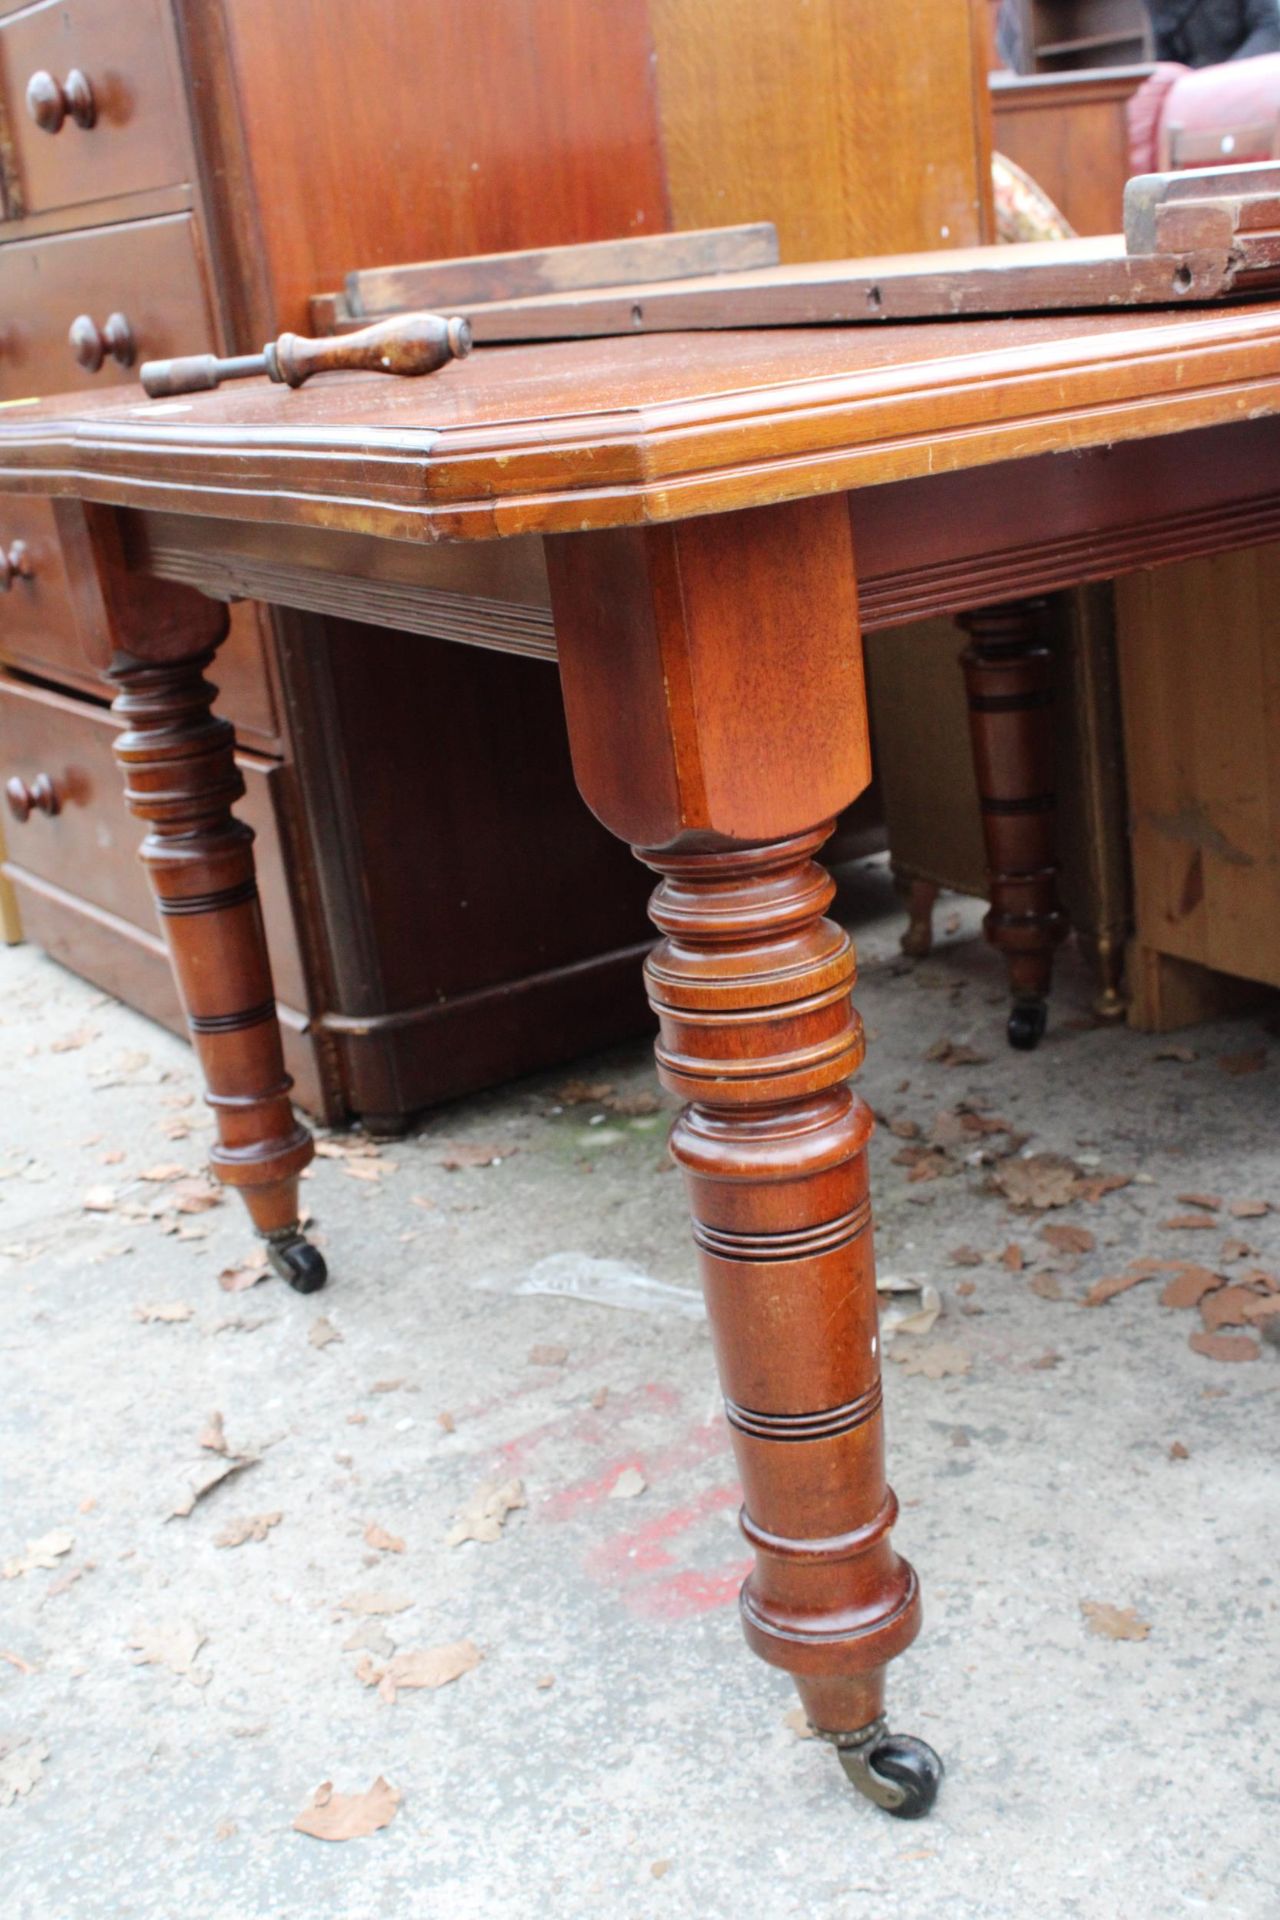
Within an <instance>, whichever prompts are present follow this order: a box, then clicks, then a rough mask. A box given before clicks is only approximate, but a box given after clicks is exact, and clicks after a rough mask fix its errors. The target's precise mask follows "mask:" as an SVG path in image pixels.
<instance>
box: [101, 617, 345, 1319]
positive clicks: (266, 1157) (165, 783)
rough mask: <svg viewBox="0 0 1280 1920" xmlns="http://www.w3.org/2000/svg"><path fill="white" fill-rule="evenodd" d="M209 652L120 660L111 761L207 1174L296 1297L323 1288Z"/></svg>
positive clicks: (301, 1133)
mask: <svg viewBox="0 0 1280 1920" xmlns="http://www.w3.org/2000/svg"><path fill="white" fill-rule="evenodd" d="M212 658H213V651H212V649H211V648H207V649H205V650H204V651H202V652H200V653H197V654H193V655H189V656H187V657H186V658H183V659H178V660H170V661H166V662H164V663H162V664H157V663H155V662H148V661H142V660H137V659H134V658H132V657H130V656H128V655H125V654H117V655H116V657H115V659H114V661H113V663H112V665H111V668H110V670H109V673H110V679H111V681H112V683H113V685H114V687H115V689H116V697H115V701H114V704H113V711H114V712H115V713H116V715H117V716H118V717H119V718H120V720H122V721H123V722H124V731H123V732H122V733H121V734H120V735H119V737H118V738H117V740H116V747H115V751H116V758H117V759H118V761H119V763H120V766H121V769H122V770H123V773H124V776H125V796H126V799H127V800H128V803H129V806H130V809H131V810H132V812H133V813H134V814H136V815H137V817H138V818H139V819H140V820H144V821H145V822H146V823H147V826H148V828H149V832H148V834H147V837H146V839H145V840H144V841H143V843H142V850H141V851H142V859H143V862H144V864H145V866H146V870H147V876H148V878H149V880H150V882H151V890H152V893H153V894H154V895H155V901H156V906H157V908H158V909H159V913H160V922H161V925H162V927H163V929H164V935H165V940H166V942H167V944H168V948H169V957H170V960H171V962H172V965H173V970H174V974H175V976H176V979H177V982H178V989H179V992H180V994H181V996H182V1002H183V1006H184V1008H185V1010H186V1015H187V1023H188V1025H189V1027H190V1029H191V1038H192V1040H193V1042H194V1043H195V1048H196V1052H197V1054H198V1055H199V1058H200V1065H201V1068H202V1069H203V1073H204V1079H205V1085H206V1089H207V1092H206V1096H205V1097H206V1098H207V1100H208V1102H209V1105H210V1106H211V1107H212V1108H213V1111H214V1114H215V1116H216V1119H217V1125H218V1143H217V1145H216V1146H215V1147H214V1149H213V1152H212V1154H211V1156H210V1158H211V1163H212V1166H213V1170H214V1172H215V1173H216V1174H217V1176H218V1178H219V1179H220V1180H223V1181H225V1182H226V1183H227V1185H228V1186H232V1187H235V1188H236V1189H237V1190H238V1191H239V1192H240V1193H241V1195H242V1196H243V1198H244V1201H245V1204H246V1206H247V1207H248V1209H249V1213H250V1215H251V1216H252V1219H253V1223H254V1225H255V1227H256V1228H257V1229H258V1231H259V1232H260V1233H261V1234H262V1235H263V1236H264V1237H265V1239H266V1243H267V1251H268V1254H269V1256H270V1259H271V1263H272V1265H273V1267H274V1268H275V1270H276V1272H277V1273H279V1274H280V1275H282V1277H283V1278H284V1279H286V1280H287V1281H288V1282H289V1284H290V1286H292V1287H295V1288H297V1290H298V1291H299V1292H300V1293H311V1292H314V1291H315V1289H316V1288H317V1287H321V1286H323V1285H324V1282H325V1263H324V1259H323V1256H322V1255H321V1253H320V1252H319V1250H318V1248H316V1247H313V1246H311V1245H310V1244H309V1242H308V1241H307V1240H306V1239H305V1237H304V1236H303V1233H302V1230H301V1228H300V1226H299V1223H298V1216H299V1211H300V1208H299V1200H298V1193H299V1187H298V1181H299V1176H300V1174H301V1172H302V1169H303V1168H304V1167H305V1166H306V1165H307V1163H308V1161H309V1160H310V1159H311V1157H312V1154H313V1151H314V1148H313V1143H312V1139H311V1135H310V1134H309V1133H308V1131H307V1129H306V1128H305V1127H303V1126H301V1125H300V1124H299V1122H298V1120H297V1119H296V1118H295V1116H294V1112H293V1108H292V1106H291V1105H290V1101H289V1090H290V1088H291V1086H292V1084H293V1083H292V1081H291V1080H290V1078H289V1075H288V1074H287V1073H286V1072H285V1067H284V1056H283V1053H282V1050H281V1044H280V1028H279V1024H278V1022H277V1019H276V1008H275V1000H274V998H273V995H272V986H271V967H270V962H269V961H268V958H267V947H266V938H265V935H264V933H263V928H262V914H261V910H260V908H259V905H258V891H257V885H256V881H255V878H254V865H253V832H252V829H251V828H249V827H247V826H246V825H245V824H244V822H243V821H240V820H237V819H236V818H235V816H234V815H233V813H232V811H231V808H232V805H233V803H234V802H235V801H236V800H238V799H239V798H240V795H241V794H242V793H243V791H244V784H243V782H242V780H241V778H240V774H239V771H238V769H237V767H236V764H235V758H234V752H233V749H234V744H235V741H234V734H233V731H232V728H231V726H230V724H229V723H228V722H227V721H225V720H221V719H217V718H215V717H214V715H213V713H212V712H211V710H210V709H211V705H212V701H213V698H214V688H213V687H212V686H210V684H209V682H208V681H207V680H206V679H205V678H204V670H205V668H206V667H207V666H208V665H209V663H210V661H211V660H212Z"/></svg>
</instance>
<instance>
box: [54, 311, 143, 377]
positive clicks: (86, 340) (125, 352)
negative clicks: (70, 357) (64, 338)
mask: <svg viewBox="0 0 1280 1920" xmlns="http://www.w3.org/2000/svg"><path fill="white" fill-rule="evenodd" d="M68 338H69V339H70V341H71V351H72V353H74V355H75V357H76V359H77V360H78V361H79V362H80V365H81V366H82V367H83V368H84V370H85V372H86V373H96V372H97V371H98V368H99V367H100V366H101V365H102V363H103V361H104V360H105V359H106V357H107V355H108V354H110V355H111V358H112V359H113V360H114V361H115V362H116V364H117V366H121V367H131V366H132V365H133V362H134V357H135V355H136V353H137V347H136V346H135V345H134V339H133V328H132V327H131V326H130V325H129V322H128V321H127V320H126V319H125V317H124V315H123V314H122V313H113V314H111V315H109V316H108V319H107V324H106V326H105V327H102V328H101V329H100V328H99V327H98V326H97V325H96V323H95V322H94V321H93V320H92V319H91V318H90V316H89V315H88V314H87V313H80V314H77V315H76V317H75V319H74V320H73V321H72V322H71V332H70V334H69V335H68Z"/></svg>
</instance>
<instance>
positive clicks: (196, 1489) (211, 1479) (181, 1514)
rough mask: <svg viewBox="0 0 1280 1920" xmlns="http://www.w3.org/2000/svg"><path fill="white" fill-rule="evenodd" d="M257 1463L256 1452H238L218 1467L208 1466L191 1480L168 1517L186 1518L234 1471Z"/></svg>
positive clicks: (242, 1470) (173, 1518) (241, 1470)
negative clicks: (197, 1476) (196, 1477)
mask: <svg viewBox="0 0 1280 1920" xmlns="http://www.w3.org/2000/svg"><path fill="white" fill-rule="evenodd" d="M257 1464H258V1455H257V1454H256V1453H237V1454H233V1455H231V1457H230V1458H229V1459H226V1460H222V1461H220V1462H219V1463H218V1465H217V1466H216V1467H210V1468H208V1469H207V1470H206V1471H205V1472H204V1473H202V1474H201V1476H200V1477H199V1478H198V1479H196V1480H193V1481H192V1482H191V1485H190V1486H189V1488H188V1489H187V1491H186V1493H184V1494H183V1496H182V1498H181V1499H180V1500H179V1501H178V1504H177V1506H176V1507H174V1509H173V1510H172V1512H171V1513H170V1514H169V1515H168V1516H167V1517H168V1518H169V1519H170V1520H185V1519H186V1518H187V1517H188V1515H189V1514H192V1513H194V1512H195V1509H196V1507H197V1506H198V1505H199V1503H200V1501H201V1500H203V1499H204V1498H205V1496H206V1494H210V1493H212V1492H213V1490H214V1488H215V1487H220V1486H221V1485H222V1483H223V1481H224V1480H229V1479H230V1478H231V1476H232V1474H234V1473H243V1472H244V1470H245V1468H246V1467H256V1466H257Z"/></svg>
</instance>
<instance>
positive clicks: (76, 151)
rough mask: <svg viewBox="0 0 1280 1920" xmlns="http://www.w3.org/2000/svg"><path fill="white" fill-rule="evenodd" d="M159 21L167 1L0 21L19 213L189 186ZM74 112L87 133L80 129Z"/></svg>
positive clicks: (52, 3) (78, 2) (176, 80)
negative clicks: (76, 79) (34, 99)
mask: <svg viewBox="0 0 1280 1920" xmlns="http://www.w3.org/2000/svg"><path fill="white" fill-rule="evenodd" d="M166 15H167V6H166V4H165V0H43V4H42V5H40V6H34V7H26V8H24V9H23V11H21V12H20V13H16V14H13V15H12V16H10V17H9V18H7V19H5V20H3V21H0V87H2V88H3V109H4V112H5V115H6V117H7V120H8V125H9V128H10V133H11V139H12V142H13V147H14V161H15V165H16V169H17V177H18V183H19V187H20V191H21V194H22V202H23V208H24V211H25V212H26V213H47V212H50V211H52V210H53V209H54V208H56V207H81V206H87V205H88V204H89V203H90V202H92V201H95V200H104V199H107V198H108V197H109V196H111V195H113V194H122V193H138V192H143V191H145V190H147V189H148V188H152V187H166V186H175V185H178V184H179V183H181V182H183V181H186V180H188V179H189V178H190V177H191V165H190V159H189V155H190V143H189V139H188V133H187V112H186V103H185V99H184V95H183V88H182V82H181V78H180V76H179V73H178V69H177V64H176V50H175V48H174V45H173V41H172V37H171V34H170V31H169V25H168V20H167V18H166ZM72 73H78V74H81V75H83V76H84V79H85V80H86V81H87V82H88V93H87V95H80V96H77V94H76V91H75V88H74V86H73V87H68V85H67V77H68V75H69V74H72ZM36 76H43V78H44V85H43V93H44V96H45V105H44V106H43V108H42V109H41V114H42V120H43V122H44V124H43V125H42V124H40V123H39V122H37V120H36V119H35V117H34V115H33V110H32V107H31V106H29V105H28V87H29V86H30V84H31V82H32V80H33V78H34V77H36ZM50 82H52V83H53V84H52V85H50V84H49V83H50ZM40 84H41V83H40V81H39V80H38V79H37V81H36V85H37V87H39V86H40ZM78 100H79V104H78ZM77 105H78V111H79V112H80V114H81V117H82V118H88V117H91V118H92V122H93V124H92V125H91V126H82V125H80V124H79V123H78V121H77V119H76V117H75V112H76V110H77ZM86 108H87V111H86ZM59 119H61V124H60V125H58V127H57V131H56V132H54V131H49V130H48V129H49V128H52V127H53V125H54V123H55V122H56V121H58V120H59Z"/></svg>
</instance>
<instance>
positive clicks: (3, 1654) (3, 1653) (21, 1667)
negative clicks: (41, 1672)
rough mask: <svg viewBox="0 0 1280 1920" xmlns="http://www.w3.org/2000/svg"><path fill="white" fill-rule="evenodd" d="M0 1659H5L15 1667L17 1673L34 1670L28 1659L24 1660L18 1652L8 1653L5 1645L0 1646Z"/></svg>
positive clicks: (32, 1671)
mask: <svg viewBox="0 0 1280 1920" xmlns="http://www.w3.org/2000/svg"><path fill="white" fill-rule="evenodd" d="M0 1660H4V1661H7V1662H8V1664H9V1665H10V1666H11V1667H16V1668H17V1669H18V1672H19V1673H34V1672H35V1668H34V1667H33V1666H32V1664H31V1662H30V1661H29V1660H24V1659H23V1657H22V1655H21V1654H20V1653H10V1652H9V1651H8V1650H7V1649H6V1648H5V1647H0Z"/></svg>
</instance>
